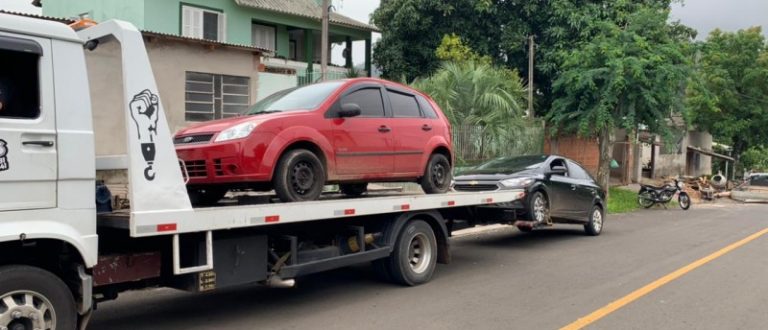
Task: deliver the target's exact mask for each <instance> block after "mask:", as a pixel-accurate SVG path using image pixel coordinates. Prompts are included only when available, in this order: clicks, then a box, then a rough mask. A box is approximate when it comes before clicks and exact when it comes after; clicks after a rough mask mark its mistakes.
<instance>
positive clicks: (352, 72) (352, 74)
mask: <svg viewBox="0 0 768 330" xmlns="http://www.w3.org/2000/svg"><path fill="white" fill-rule="evenodd" d="M361 73H362V72H360V69H358V68H356V67H354V66H353V67H350V68H349V69H347V72H345V73H344V76H345V77H347V78H357V77H360V76H361Z"/></svg>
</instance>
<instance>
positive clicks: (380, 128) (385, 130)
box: [379, 125, 392, 133]
mask: <svg viewBox="0 0 768 330" xmlns="http://www.w3.org/2000/svg"><path fill="white" fill-rule="evenodd" d="M391 130H392V129H391V128H389V127H388V126H386V125H381V126H379V132H382V133H386V132H389V131H391Z"/></svg>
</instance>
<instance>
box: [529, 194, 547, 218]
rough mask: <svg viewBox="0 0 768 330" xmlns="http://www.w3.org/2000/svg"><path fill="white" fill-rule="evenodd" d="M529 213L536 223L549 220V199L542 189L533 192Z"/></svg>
mask: <svg viewBox="0 0 768 330" xmlns="http://www.w3.org/2000/svg"><path fill="white" fill-rule="evenodd" d="M528 214H530V216H531V220H533V221H535V222H536V223H545V222H548V221H549V201H548V200H547V197H546V196H544V194H542V193H541V192H540V191H537V192H535V193H533V195H532V196H531V204H530V205H529V206H528Z"/></svg>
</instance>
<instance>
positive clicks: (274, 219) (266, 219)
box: [264, 215, 280, 223]
mask: <svg viewBox="0 0 768 330" xmlns="http://www.w3.org/2000/svg"><path fill="white" fill-rule="evenodd" d="M278 221H280V216H279V215H269V216H266V217H264V222H266V223H270V222H278Z"/></svg>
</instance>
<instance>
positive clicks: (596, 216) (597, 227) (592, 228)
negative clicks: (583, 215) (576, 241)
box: [584, 205, 605, 236]
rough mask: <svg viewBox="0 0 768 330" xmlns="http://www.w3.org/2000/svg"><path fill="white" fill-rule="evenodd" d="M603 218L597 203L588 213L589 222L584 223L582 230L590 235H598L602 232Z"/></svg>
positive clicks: (601, 210)
mask: <svg viewBox="0 0 768 330" xmlns="http://www.w3.org/2000/svg"><path fill="white" fill-rule="evenodd" d="M603 220H605V215H604V214H603V209H601V208H600V207H599V206H597V205H595V206H593V207H592V211H591V212H590V213H589V222H587V224H585V225H584V231H585V232H587V235H590V236H597V235H600V233H602V232H603Z"/></svg>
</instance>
